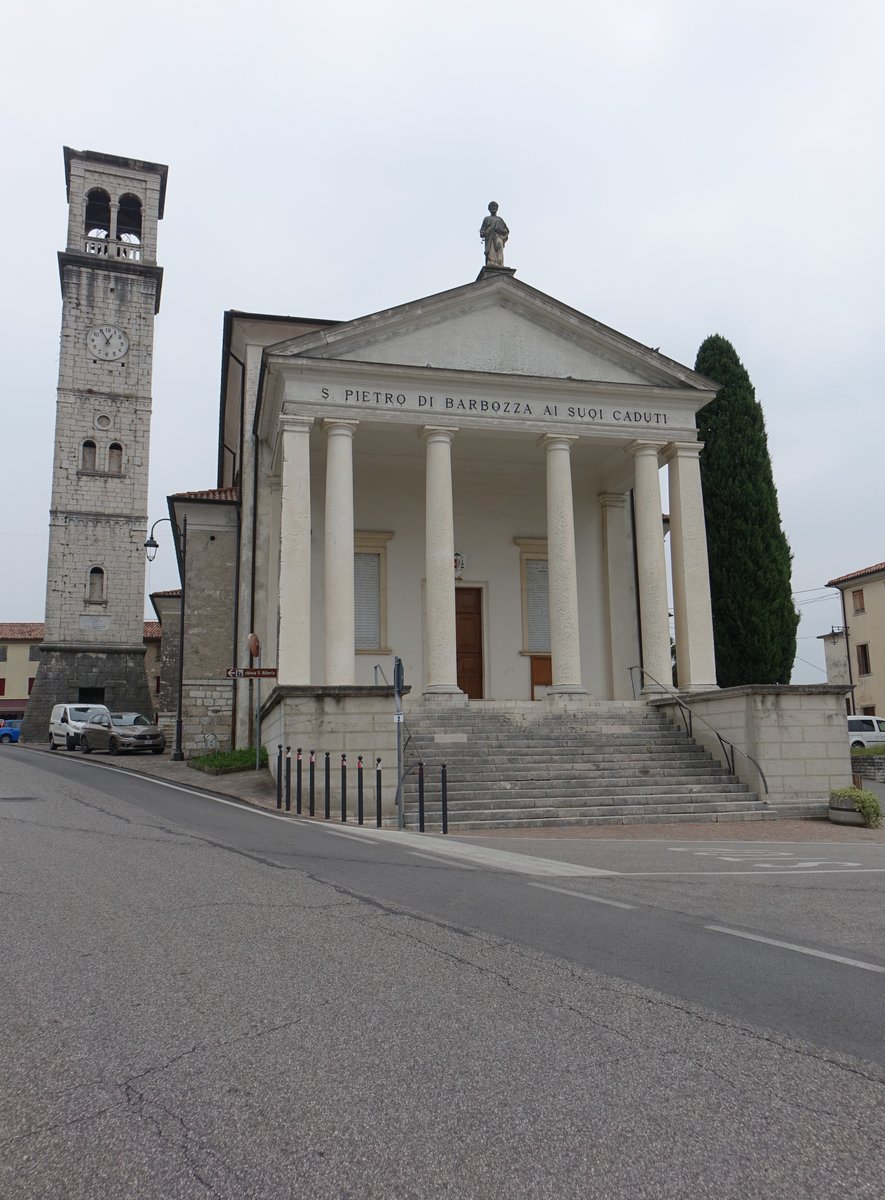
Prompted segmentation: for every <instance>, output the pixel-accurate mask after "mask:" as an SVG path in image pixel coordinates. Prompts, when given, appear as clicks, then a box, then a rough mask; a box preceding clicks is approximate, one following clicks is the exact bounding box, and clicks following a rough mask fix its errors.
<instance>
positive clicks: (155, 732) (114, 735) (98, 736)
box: [80, 712, 166, 754]
mask: <svg viewBox="0 0 885 1200" xmlns="http://www.w3.org/2000/svg"><path fill="white" fill-rule="evenodd" d="M80 749H81V750H82V751H83V753H84V754H91V753H92V751H93V750H107V752H108V754H122V753H124V752H133V753H134V752H135V751H138V750H150V752H151V753H152V754H162V753H163V751H164V750H165V749H166V735H165V734H164V733H162V732H161V731H160V730H159V729H158V728H157V726H156V725H154V724H153V722H151V721H150V720H148V718H147V717H143V716H142V715H141V713H136V712H122V713H96V714H95V716H92V717H90V718H89V720H88V721H87V722H86V724H85V725H84V726H83V728H82V729H81V731H80Z"/></svg>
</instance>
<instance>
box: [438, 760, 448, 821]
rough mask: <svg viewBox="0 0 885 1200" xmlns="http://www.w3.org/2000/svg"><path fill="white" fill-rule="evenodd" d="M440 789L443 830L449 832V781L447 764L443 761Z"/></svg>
mask: <svg viewBox="0 0 885 1200" xmlns="http://www.w3.org/2000/svg"><path fill="white" fill-rule="evenodd" d="M439 790H440V795H441V796H442V831H443V833H448V832H449V783H448V773H447V771H446V764H445V763H443V765H442V770H441V771H440V776H439Z"/></svg>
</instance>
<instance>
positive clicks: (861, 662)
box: [857, 642, 871, 675]
mask: <svg viewBox="0 0 885 1200" xmlns="http://www.w3.org/2000/svg"><path fill="white" fill-rule="evenodd" d="M857 670H858V674H860V675H869V674H871V667H870V648H869V646H868V645H867V644H866V642H864V643H863V645H860V646H858V648H857Z"/></svg>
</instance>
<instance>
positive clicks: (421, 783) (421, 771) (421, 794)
mask: <svg viewBox="0 0 885 1200" xmlns="http://www.w3.org/2000/svg"><path fill="white" fill-rule="evenodd" d="M418 832H419V833H423V832H424V763H423V762H419V763H418Z"/></svg>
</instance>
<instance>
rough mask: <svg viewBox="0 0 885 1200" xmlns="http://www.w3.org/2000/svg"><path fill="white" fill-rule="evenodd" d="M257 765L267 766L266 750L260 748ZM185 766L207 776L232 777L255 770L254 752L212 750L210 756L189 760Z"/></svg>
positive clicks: (204, 755)
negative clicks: (241, 772) (238, 773)
mask: <svg viewBox="0 0 885 1200" xmlns="http://www.w3.org/2000/svg"><path fill="white" fill-rule="evenodd" d="M259 763H260V765H261V766H262V767H266V766H267V750H266V749H265V748H264V746H262V747H261V751H260V753H259ZM187 765H188V766H189V767H193V768H194V769H195V770H197V771H205V772H206V774H207V775H233V774H235V773H236V772H238V771H254V770H255V750H254V749H248V748H247V749H246V750H214V751H213V752H212V753H211V754H201V755H200V757H199V758H189V759H188V760H187Z"/></svg>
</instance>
